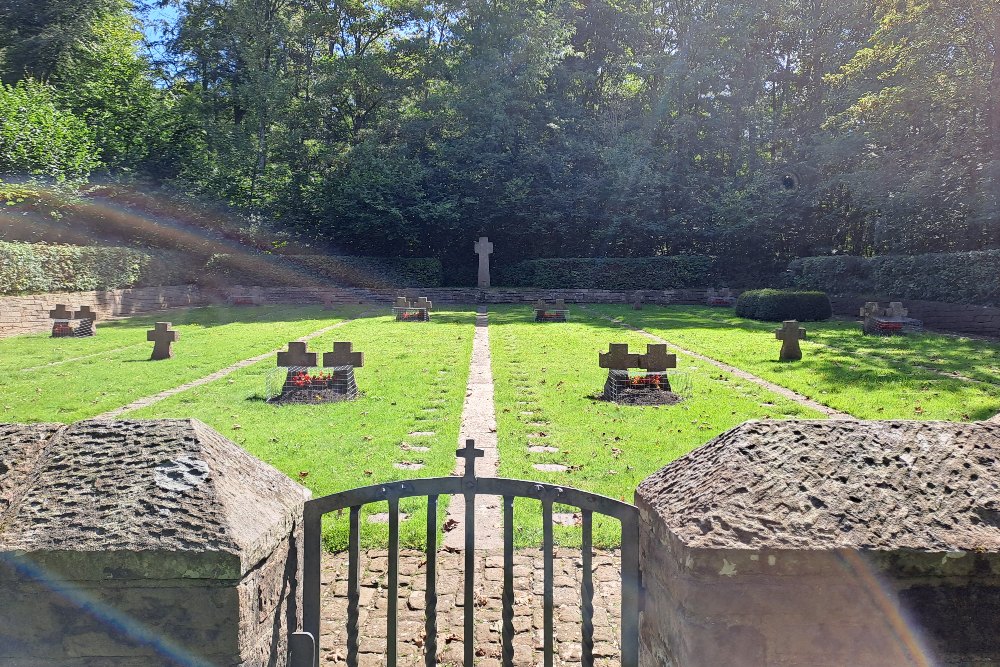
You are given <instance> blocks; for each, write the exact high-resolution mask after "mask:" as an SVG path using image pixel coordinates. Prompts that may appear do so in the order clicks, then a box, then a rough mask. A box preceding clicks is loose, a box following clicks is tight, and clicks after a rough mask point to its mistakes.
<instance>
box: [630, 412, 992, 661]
mask: <svg viewBox="0 0 1000 667" xmlns="http://www.w3.org/2000/svg"><path fill="white" fill-rule="evenodd" d="M998 458H1000V424H985V423H975V424H965V423H949V422H910V421H844V420H830V421H821V420H815V421H813V420H790V421H760V422H748V423H746V424H743V425H741V426H739V427H737V428H735V429H733V430H731V431H729V432H727V433H724V434H723V435H721V436H719V437H718V438H716V439H715V440H713V441H711V442H709V443H707V444H706V445H704V446H703V447H701V448H699V449H697V450H695V451H693V452H691V453H689V454H687V455H686V456H683V457H681V458H679V459H677V460H676V461H674V462H673V463H671V464H669V465H667V466H666V467H665V468H663V469H662V470H660V471H658V472H657V473H654V474H653V475H651V476H650V477H649V478H647V479H646V480H644V481H643V482H642V483H641V484H640V485H639V487H638V490H637V492H636V504H637V505H638V507H639V511H640V515H641V520H642V523H643V530H642V531H641V539H640V553H641V558H642V567H643V584H644V586H645V588H646V613H645V614H644V619H645V620H644V624H643V627H642V648H643V650H642V653H641V654H642V656H643V659H642V664H643V665H644V666H646V665H654V664H671V665H677V666H678V667H696V666H697V667H701V666H705V667H707V666H709V665H720V664H733V665H735V664H739V665H746V666H748V667H749V666H758V665H759V666H765V665H767V666H769V665H810V666H813V667H838V666H840V665H857V666H861V665H872V666H874V665H910V664H970V665H971V664H975V665H1000V602H998V600H1000V468H998V466H997V463H998Z"/></svg>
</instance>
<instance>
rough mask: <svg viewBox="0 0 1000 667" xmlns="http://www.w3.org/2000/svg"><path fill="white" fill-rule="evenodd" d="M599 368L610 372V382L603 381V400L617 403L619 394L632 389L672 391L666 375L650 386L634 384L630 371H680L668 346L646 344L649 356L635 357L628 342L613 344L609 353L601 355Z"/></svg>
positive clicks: (609, 347) (637, 355)
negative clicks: (631, 387)
mask: <svg viewBox="0 0 1000 667" xmlns="http://www.w3.org/2000/svg"><path fill="white" fill-rule="evenodd" d="M598 365H599V366H600V367H601V368H607V369H608V379H607V380H606V381H605V382H604V397H605V398H606V399H608V400H617V398H616V397H617V396H618V395H619V393H620V392H621V391H622V390H623V389H625V388H628V387H630V386H635V387H639V388H652V387H655V388H659V389H663V390H666V391H670V390H671V389H670V382H669V380H668V379H667V377H666V375H662V376H660V377H656V378H653V379H654V380H655V382H653V383H652V384H648V383H645V382H642V381H641V378H640V380H637V381H633V380H632V379H630V377H629V369H630V368H641V369H642V370H644V371H647V372H648V373H655V374H660V373H665V372H666V371H667V369H669V368H677V355H676V354H668V353H667V346H666V345H664V344H662V343H658V344H654V343H650V344H648V345H646V354H633V353H631V352H629V351H628V344H627V343H611V344H610V345H609V346H608V351H607V352H601V353H600V354H599V355H598Z"/></svg>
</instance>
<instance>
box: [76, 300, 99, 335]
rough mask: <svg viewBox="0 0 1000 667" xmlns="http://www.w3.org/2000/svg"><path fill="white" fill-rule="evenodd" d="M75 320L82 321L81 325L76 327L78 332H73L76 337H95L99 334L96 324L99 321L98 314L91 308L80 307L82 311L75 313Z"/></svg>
mask: <svg viewBox="0 0 1000 667" xmlns="http://www.w3.org/2000/svg"><path fill="white" fill-rule="evenodd" d="M73 319H74V320H80V323H79V324H78V325H76V330H75V331H74V332H73V335H74V336H78V337H83V336H93V335H94V334H95V333H97V326H96V324H95V322H96V321H97V313H95V312H94V311H92V310H91V309H90V306H80V310H78V311H76V312H75V313H73Z"/></svg>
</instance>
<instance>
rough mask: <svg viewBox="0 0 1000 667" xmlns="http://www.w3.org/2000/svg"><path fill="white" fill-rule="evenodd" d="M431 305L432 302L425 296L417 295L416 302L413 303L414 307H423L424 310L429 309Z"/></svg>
mask: <svg viewBox="0 0 1000 667" xmlns="http://www.w3.org/2000/svg"><path fill="white" fill-rule="evenodd" d="M433 306H434V303H433V302H432V301H431V300H430V299H428V298H427V297H426V296H421V297H417V302H416V303H415V304H414V307H416V308H424V309H426V310H430V309H431V308H432V307H433Z"/></svg>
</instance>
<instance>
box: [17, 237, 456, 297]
mask: <svg viewBox="0 0 1000 667" xmlns="http://www.w3.org/2000/svg"><path fill="white" fill-rule="evenodd" d="M183 284H199V285H204V286H208V287H220V286H229V285H239V284H243V285H261V286H292V287H308V286H330V285H337V286H347V287H438V286H440V284H441V263H440V262H439V261H438V260H436V259H426V258H419V257H410V258H395V257H390V258H386V257H328V256H321V255H304V256H291V257H289V256H285V257H282V256H276V255H251V254H242V255H236V254H232V255H223V254H216V255H213V256H211V257H209V258H208V259H207V261H206V260H205V258H204V257H198V256H193V255H191V254H188V253H181V252H174V251H166V250H161V249H158V250H156V251H153V252H142V251H139V250H134V249H131V248H122V247H105V246H76V245H65V244H60V245H46V244H42V243H9V242H4V241H0V294H34V293H40V292H75V291H87V290H98V289H118V288H126V287H147V286H152V285H183Z"/></svg>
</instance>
